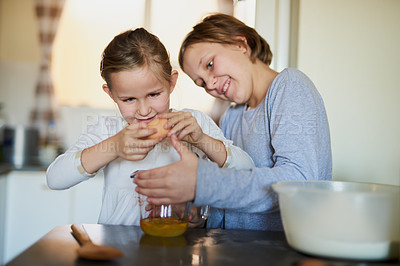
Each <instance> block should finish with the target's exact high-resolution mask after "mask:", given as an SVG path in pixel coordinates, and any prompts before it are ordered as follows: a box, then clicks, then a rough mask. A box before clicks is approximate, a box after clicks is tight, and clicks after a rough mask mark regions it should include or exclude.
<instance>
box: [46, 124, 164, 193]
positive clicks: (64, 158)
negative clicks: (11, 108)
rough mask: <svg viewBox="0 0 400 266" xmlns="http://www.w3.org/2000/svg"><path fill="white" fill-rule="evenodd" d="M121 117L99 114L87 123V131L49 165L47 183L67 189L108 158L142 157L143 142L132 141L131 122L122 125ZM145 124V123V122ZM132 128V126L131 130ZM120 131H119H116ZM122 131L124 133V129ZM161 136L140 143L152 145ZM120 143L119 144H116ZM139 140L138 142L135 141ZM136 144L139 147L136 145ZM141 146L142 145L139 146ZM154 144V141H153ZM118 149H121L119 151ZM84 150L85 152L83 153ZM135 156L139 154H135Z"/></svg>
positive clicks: (144, 134)
mask: <svg viewBox="0 0 400 266" xmlns="http://www.w3.org/2000/svg"><path fill="white" fill-rule="evenodd" d="M119 123H121V121H120V120H119V119H111V118H109V117H99V121H98V123H96V124H94V125H91V126H89V127H88V131H87V133H83V134H81V135H80V137H79V139H78V141H77V142H76V143H75V145H73V146H72V147H70V148H69V149H68V150H67V151H66V152H65V153H63V154H61V155H60V156H58V157H57V158H56V159H55V160H54V161H53V162H52V163H51V164H50V166H49V167H48V168H47V171H46V178H47V184H48V186H49V187H50V188H51V189H67V188H70V187H72V186H75V185H76V184H78V183H80V182H82V181H85V180H87V179H89V178H90V177H93V176H94V175H95V173H96V171H97V170H99V169H101V168H102V167H104V166H105V165H107V163H108V162H111V161H112V160H113V159H115V158H116V157H115V153H117V156H119V157H123V158H126V159H127V160H135V159H140V157H143V154H142V155H140V156H139V155H138V151H139V149H140V148H142V152H143V151H144V150H143V147H145V145H144V146H143V145H142V146H143V147H140V145H133V143H129V137H133V136H134V135H133V134H130V133H133V132H132V127H134V126H133V125H132V126H128V127H125V128H124V129H125V130H124V129H122V130H121V129H120V128H123V125H122V124H119ZM143 126H145V125H143ZM128 129H129V130H128ZM140 131H141V133H140V134H142V135H137V137H140V136H147V135H149V134H148V133H149V132H150V134H152V133H154V132H153V130H148V129H141V130H140ZM116 132H117V133H116ZM121 132H123V133H121ZM116 135H118V136H117V137H121V138H123V137H125V139H126V140H125V143H126V144H127V145H126V147H125V145H124V144H123V141H118V140H117V137H116ZM157 141H158V140H150V141H147V140H146V141H145V142H139V143H146V144H147V145H148V146H149V147H152V145H153V144H154V143H156V142H157ZM117 143H119V145H117ZM136 144H138V143H137V142H136ZM135 146H136V148H135ZM137 146H139V149H137ZM153 146H154V145H153ZM117 151H118V152H117ZM82 153H83V154H82ZM135 156H137V157H136V158H135Z"/></svg>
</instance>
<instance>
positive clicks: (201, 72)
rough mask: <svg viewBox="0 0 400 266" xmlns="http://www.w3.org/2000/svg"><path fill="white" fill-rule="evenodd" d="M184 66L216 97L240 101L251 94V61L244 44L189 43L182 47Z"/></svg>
mask: <svg viewBox="0 0 400 266" xmlns="http://www.w3.org/2000/svg"><path fill="white" fill-rule="evenodd" d="M183 70H184V71H185V73H186V74H187V75H188V76H189V77H190V78H191V79H192V80H193V81H194V82H195V83H196V85H198V86H200V87H203V88H204V89H205V90H206V92H207V93H208V94H210V95H212V96H214V97H216V98H220V99H222V100H226V101H231V102H235V103H238V104H242V103H246V102H248V100H249V98H250V97H251V94H252V90H253V80H252V74H251V70H252V62H251V60H250V57H249V54H248V50H247V48H246V45H222V44H218V43H209V42H200V43H195V44H192V45H190V46H189V47H188V48H187V49H186V51H185V54H184V60H183Z"/></svg>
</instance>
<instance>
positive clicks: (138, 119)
mask: <svg viewBox="0 0 400 266" xmlns="http://www.w3.org/2000/svg"><path fill="white" fill-rule="evenodd" d="M156 116H157V115H155V116H152V117H150V118H144V119H143V118H135V120H136V122H145V123H146V124H148V123H150V121H151V120H153V119H154V118H156Z"/></svg>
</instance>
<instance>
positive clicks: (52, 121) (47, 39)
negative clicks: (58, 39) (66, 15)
mask: <svg viewBox="0 0 400 266" xmlns="http://www.w3.org/2000/svg"><path fill="white" fill-rule="evenodd" d="M64 2H65V0H34V3H35V11H36V17H37V21H38V28H39V41H40V50H41V60H40V70H39V78H38V82H37V85H36V90H35V105H34V109H33V110H32V113H31V122H32V124H33V125H34V126H35V127H36V128H38V130H39V134H40V139H41V144H42V145H45V144H46V143H47V142H48V141H49V137H50V136H49V135H50V132H51V131H54V127H55V125H56V121H57V108H56V103H55V95H54V87H53V82H52V79H51V69H50V67H51V54H52V47H53V41H54V37H55V35H56V32H57V27H58V22H59V19H60V17H61V13H62V9H63V6H64Z"/></svg>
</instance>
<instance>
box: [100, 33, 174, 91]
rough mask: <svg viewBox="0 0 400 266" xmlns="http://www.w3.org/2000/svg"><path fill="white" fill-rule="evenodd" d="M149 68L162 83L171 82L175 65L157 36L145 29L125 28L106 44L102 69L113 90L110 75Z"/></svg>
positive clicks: (102, 74) (102, 73) (101, 64)
mask: <svg viewBox="0 0 400 266" xmlns="http://www.w3.org/2000/svg"><path fill="white" fill-rule="evenodd" d="M145 66H147V67H149V68H150V70H151V71H152V72H153V73H154V74H155V75H156V76H157V78H158V79H159V80H160V82H165V81H167V82H168V83H170V82H171V72H172V66H171V63H170V59H169V54H168V52H167V50H166V49H165V46H164V45H163V44H162V43H161V41H160V40H159V39H158V37H157V36H155V35H153V34H151V33H149V32H148V31H147V30H145V29H143V28H138V29H135V30H128V31H125V32H123V33H121V34H119V35H117V36H115V37H114V39H113V40H112V41H111V42H110V43H109V44H108V45H107V47H106V48H105V49H104V52H103V58H102V60H101V63H100V72H101V76H102V77H103V79H104V80H105V81H106V82H107V85H108V87H109V88H110V89H111V86H112V84H111V79H110V74H111V73H115V72H119V71H124V70H131V69H134V68H138V67H145Z"/></svg>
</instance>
